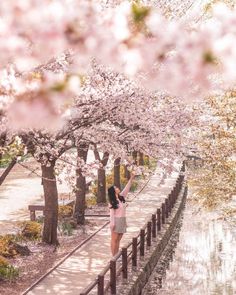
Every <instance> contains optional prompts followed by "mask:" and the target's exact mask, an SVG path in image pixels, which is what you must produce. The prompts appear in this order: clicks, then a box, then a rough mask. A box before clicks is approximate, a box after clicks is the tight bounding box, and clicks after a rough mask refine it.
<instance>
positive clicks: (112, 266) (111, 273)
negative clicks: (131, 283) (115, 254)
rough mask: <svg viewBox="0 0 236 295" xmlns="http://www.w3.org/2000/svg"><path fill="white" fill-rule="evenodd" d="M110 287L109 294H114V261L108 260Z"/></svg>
mask: <svg viewBox="0 0 236 295" xmlns="http://www.w3.org/2000/svg"><path fill="white" fill-rule="evenodd" d="M110 287H111V294H116V261H115V260H113V259H112V260H111V261H110Z"/></svg>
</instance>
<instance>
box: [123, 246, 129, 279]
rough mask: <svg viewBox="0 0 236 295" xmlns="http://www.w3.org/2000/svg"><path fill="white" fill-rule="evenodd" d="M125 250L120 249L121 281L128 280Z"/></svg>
mask: <svg viewBox="0 0 236 295" xmlns="http://www.w3.org/2000/svg"><path fill="white" fill-rule="evenodd" d="M127 259H128V258H127V248H122V272H123V279H127V278H128V260H127Z"/></svg>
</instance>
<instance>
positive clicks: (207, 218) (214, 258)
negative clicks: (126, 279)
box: [142, 201, 236, 295]
mask: <svg viewBox="0 0 236 295" xmlns="http://www.w3.org/2000/svg"><path fill="white" fill-rule="evenodd" d="M194 209H195V212H194ZM213 215H214V214H213V213H206V212H199V211H198V212H196V207H195V205H193V204H191V203H190V202H189V201H188V203H187V205H186V209H185V211H184V213H183V216H182V218H181V220H180V221H179V223H178V225H177V227H176V230H175V232H174V234H173V236H172V238H171V240H170V242H169V244H168V247H167V248H166V250H165V253H164V254H163V256H162V259H161V260H160V261H159V262H158V264H157V266H156V268H155V270H154V272H153V274H152V276H151V277H150V280H149V282H148V284H147V286H146V287H145V289H144V290H143V293H142V294H145V295H151V294H153V295H154V294H156V295H170V294H171V295H180V294H181V295H233V294H236V235H235V233H233V229H232V228H230V226H229V225H227V224H226V223H225V222H224V221H222V220H216V219H212V217H213Z"/></svg>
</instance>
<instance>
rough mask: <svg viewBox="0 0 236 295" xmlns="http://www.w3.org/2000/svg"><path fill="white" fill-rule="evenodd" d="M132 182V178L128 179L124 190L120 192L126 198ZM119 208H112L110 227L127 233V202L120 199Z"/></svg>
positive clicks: (118, 231)
mask: <svg viewBox="0 0 236 295" xmlns="http://www.w3.org/2000/svg"><path fill="white" fill-rule="evenodd" d="M131 184H132V179H130V180H129V181H128V183H127V184H126V186H125V188H124V189H123V191H122V192H121V193H120V196H123V197H124V198H125V197H126V196H127V195H128V192H129V191H130V188H131ZM118 202H119V204H118V208H117V209H110V227H111V228H113V226H114V230H113V231H114V232H116V233H125V232H126V228H127V223H126V203H123V202H121V201H120V200H118Z"/></svg>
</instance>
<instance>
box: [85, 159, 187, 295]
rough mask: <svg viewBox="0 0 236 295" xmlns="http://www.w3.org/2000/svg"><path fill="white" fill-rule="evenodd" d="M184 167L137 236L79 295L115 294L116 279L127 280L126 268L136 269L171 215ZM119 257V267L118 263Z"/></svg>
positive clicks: (180, 185)
mask: <svg viewBox="0 0 236 295" xmlns="http://www.w3.org/2000/svg"><path fill="white" fill-rule="evenodd" d="M184 171H185V165H184V164H183V166H182V167H181V171H180V174H179V176H178V178H177V180H176V183H175V186H174V187H173V189H172V191H171V192H170V194H169V195H168V196H167V197H166V198H165V201H164V202H163V203H162V204H161V207H160V208H157V210H156V212H154V213H153V214H152V217H151V218H150V220H149V221H148V222H147V223H146V224H145V226H144V227H142V228H141V229H140V232H139V234H138V235H137V236H136V237H134V238H133V239H132V241H131V242H130V243H129V244H128V245H126V246H125V247H123V248H122V249H121V250H120V251H119V252H118V253H117V254H116V256H114V257H113V258H112V259H111V260H110V262H109V263H108V265H107V266H106V267H105V268H104V269H103V271H102V272H101V273H100V274H99V275H98V276H97V278H96V280H94V281H93V282H92V283H91V284H90V285H89V286H88V287H87V288H86V289H84V290H83V291H82V292H81V293H80V295H87V294H89V293H90V292H91V291H93V294H94V291H95V288H97V294H98V295H104V294H105V293H106V292H107V291H108V290H109V289H110V293H111V294H117V292H116V291H117V277H118V276H119V275H120V274H122V277H123V279H127V278H128V266H129V265H130V264H131V265H132V267H133V268H135V267H137V265H138V259H140V258H142V257H144V256H145V253H146V251H147V249H149V248H150V247H151V245H152V242H153V239H155V238H156V237H157V234H158V232H160V231H161V229H162V225H163V224H165V223H166V219H167V218H168V217H169V215H170V214H171V211H172V209H173V207H174V205H175V203H176V201H177V198H178V196H179V195H180V192H181V190H182V185H183V181H184V175H183V173H182V172H184ZM120 257H121V265H119V264H120V263H118V260H120ZM108 272H110V276H109V279H107V280H106V281H105V276H106V275H107V274H108Z"/></svg>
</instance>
